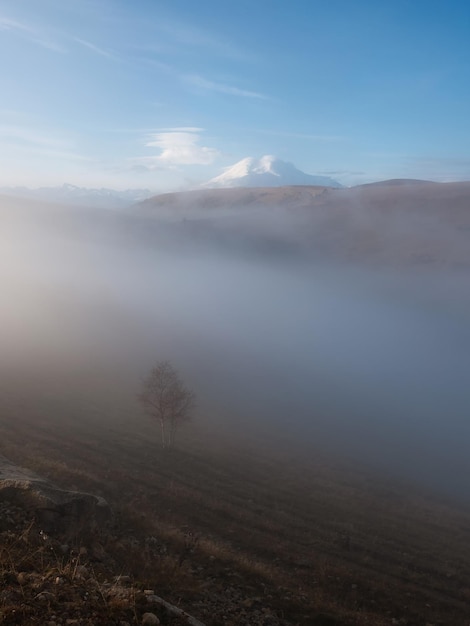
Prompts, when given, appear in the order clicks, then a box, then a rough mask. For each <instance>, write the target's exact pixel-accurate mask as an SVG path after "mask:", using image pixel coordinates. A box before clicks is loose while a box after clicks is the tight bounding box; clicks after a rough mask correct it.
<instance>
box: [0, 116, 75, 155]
mask: <svg viewBox="0 0 470 626" xmlns="http://www.w3.org/2000/svg"><path fill="white" fill-rule="evenodd" d="M0 141H1V143H2V148H3V152H7V151H8V150H9V149H10V150H15V151H16V152H18V151H19V150H20V151H25V152H27V154H30V153H31V152H34V153H36V154H38V153H39V154H42V155H44V156H48V157H55V158H61V159H64V158H65V159H71V160H80V161H82V160H87V157H84V156H82V155H80V154H77V153H76V152H75V151H74V149H73V145H71V142H70V141H69V140H67V139H65V138H63V137H60V136H58V135H57V134H53V133H50V132H47V133H44V132H42V131H38V130H36V129H34V128H29V127H26V126H15V125H3V126H0Z"/></svg>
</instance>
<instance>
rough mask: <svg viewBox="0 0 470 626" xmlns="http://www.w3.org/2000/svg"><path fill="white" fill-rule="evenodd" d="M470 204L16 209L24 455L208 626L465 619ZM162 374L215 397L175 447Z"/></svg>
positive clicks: (294, 194) (5, 207) (7, 334)
mask: <svg viewBox="0 0 470 626" xmlns="http://www.w3.org/2000/svg"><path fill="white" fill-rule="evenodd" d="M469 201H470V186H469V184H468V183H448V184H437V183H435V184H433V183H418V182H413V184H411V183H409V184H405V183H403V184H397V183H396V182H394V183H393V184H392V182H390V183H387V182H386V183H383V184H381V185H370V186H367V185H366V186H363V187H355V188H354V187H353V188H351V189H343V188H340V189H329V188H325V187H307V186H305V187H300V186H299V187H280V188H277V189H263V188H257V189H220V190H204V191H195V192H184V193H175V194H164V195H161V196H155V197H153V198H149V199H147V200H144V201H140V202H139V203H137V204H133V205H131V206H126V207H125V208H122V207H121V206H119V207H117V208H115V209H112V208H99V209H94V208H92V207H77V206H74V207H71V206H67V205H60V204H53V203H46V202H45V201H44V199H41V198H39V199H31V198H17V197H10V196H2V197H1V198H0V223H1V237H2V242H1V247H0V254H1V256H2V262H1V264H0V273H1V285H2V307H1V310H0V333H1V345H2V354H3V358H2V360H1V364H0V366H1V370H2V371H1V377H0V389H1V398H2V420H1V433H2V439H1V441H2V446H1V452H2V453H4V454H5V456H6V457H8V458H10V459H12V460H14V461H15V462H17V463H18V464H19V465H22V466H25V467H29V468H31V469H32V470H35V471H38V472H39V473H41V474H42V475H45V476H46V477H47V478H50V479H51V480H53V481H54V482H55V483H57V484H59V485H61V486H62V487H64V488H65V487H67V488H72V489H76V490H83V491H87V492H90V493H95V494H98V495H100V496H103V497H105V498H106V500H108V501H109V502H110V504H111V505H112V506H113V507H115V508H116V509H117V510H119V512H120V513H119V514H120V516H121V519H122V524H124V526H123V527H124V528H125V529H126V532H125V533H124V534H125V537H126V538H125V539H124V538H121V539H119V541H118V539H116V537H113V538H112V540H111V539H109V538H108V540H107V541H108V544H106V540H105V539H101V540H100V541H101V543H102V544H103V546H104V551H105V552H106V553H107V554H109V555H110V556H109V558H110V560H111V558H112V559H114V561H113V563H114V566H113V567H114V568H115V569H116V568H117V570H119V573H122V574H126V575H128V576H131V577H134V578H135V580H136V581H138V580H140V579H139V576H141V577H142V579H144V580H145V584H146V585H147V587H148V585H153V586H156V585H157V584H158V588H159V589H161V590H162V591H161V594H160V595H162V594H163V592H165V594H166V597H169V598H170V599H172V600H173V601H174V602H175V603H178V602H179V600H178V599H179V598H184V606H185V607H187V610H189V611H190V613H192V614H194V615H196V616H197V617H198V618H199V619H202V620H203V622H204V623H205V624H207V625H210V624H214V625H215V624H227V625H229V624H235V623H237V624H238V623H242V624H264V625H265V626H269V625H273V626H275V625H278V624H279V625H280V624H285V625H290V624H305V625H307V624H325V625H326V624H345V625H348V624H350V625H353V624H357V625H363V624H364V625H365V624H374V625H381V624H384V625H385V624H391V623H394V624H423V625H424V624H425V623H433V624H449V625H450V624H452V625H457V624H462V625H463V624H465V623H466V622H465V619H468V617H466V618H465V617H464V615H465V610H466V609H465V606H466V605H467V604H468V600H469V599H470V598H469V597H468V589H469V588H470V568H469V567H468V565H467V563H466V562H465V559H464V552H465V551H466V550H467V548H466V547H465V546H463V545H462V541H465V542H466V544H465V545H468V532H469V530H468V529H469V526H468V520H469V512H468V506H469V504H470V500H469V497H470V495H469V491H468V475H469V472H470V455H469V454H468V441H469V440H470V423H469V421H468V416H469V414H470V393H469V378H468V377H469V372H470V326H469V324H468V320H469V314H470V295H469V294H470V289H469V287H470V285H469V273H468V269H469V266H470V256H469V250H470V246H469V245H468V244H469V241H468V234H469V232H470V230H469V229H470V213H469V211H468V207H469ZM163 359H167V360H168V361H169V362H171V363H172V364H174V365H175V367H177V369H178V371H179V373H180V374H181V376H182V378H183V380H184V381H185V383H186V384H187V385H189V387H190V388H191V389H192V390H194V392H195V393H196V396H197V406H196V408H195V410H194V416H193V420H192V421H191V423H190V424H188V425H186V426H184V428H181V432H180V431H178V437H177V439H176V444H175V449H174V450H171V451H168V450H162V449H161V446H160V445H159V431H158V424H156V423H154V421H153V420H152V419H149V418H148V417H146V416H145V414H144V412H143V411H142V407H141V406H139V402H138V400H137V395H138V393H139V389H140V387H141V384H142V380H143V379H144V377H145V376H146V375H147V374H148V372H149V370H150V368H151V367H152V366H153V365H154V364H155V362H157V361H160V360H163ZM115 532H117V531H115ZM120 532H124V531H122V529H121V531H120ZM188 533H189V534H188ZM129 537H134V539H133V540H132V541H134V544H135V545H134V544H132V541H130V539H129ZM149 537H153V538H154V539H153V540H152V541H154V542H155V546H158V550H157V548H156V547H155V546H154V547H153V548H152V549H150V548H149V545H150V544H149V543H148V541H149ZM188 538H189V539H188ZM146 541H147V543H145V542H146ZM119 542H120V543H119ZM142 542H143V543H142ZM111 544H112V545H111ZM118 544H119V545H118ZM131 544H132V545H131ZM152 545H153V544H152ZM435 551H440V552H439V554H436V559H433V556H432V555H433V553H434V552H435ZM144 553H145V554H146V555H147V557H148V559H149V562H146V563H145V562H144V560H145V559H144ZM125 555H127V557H128V558H127V560H126V558H125ZM439 555H441V556H439ZM466 556H468V555H466ZM131 557H132V559H134V561H135V562H134V561H132V559H131ZM441 557H442V558H441ZM22 558H25V557H22ZM172 559H173V560H172ZM131 561H132V562H131ZM110 562H111V561H110ZM97 563H98V564H96V565H95V567H96V569H97V571H98V570H99V569H100V568H101V567H102V568H103V571H104V569H105V565H104V563H106V564H107V561H106V558H105V557H102V558H101V560H100V559H97ZM107 567H109V564H107ZM117 570H116V571H117ZM124 570H125V571H124ZM371 572H375V573H374V576H373V578H374V577H375V576H376V578H374V581H375V582H373V583H372V582H371ZM97 576H98V574H97ZM103 576H104V574H103ZM147 581H148V582H147ZM466 585H467V586H466ZM150 588H153V587H152V586H150ZM224 589H225V592H224V591H223V590H224ZM408 589H412V590H413V591H412V592H411V593H412V597H409V598H408V599H407V600H406V602H405V603H404V602H403V601H402V599H401V598H402V597H403V595H404V594H405V593H406V595H407V596H409V592H408V591H407V590H408ZM435 589H439V592H438V594H437V592H436V595H435V594H434V590H435ZM227 590H228V591H227ZM224 593H225V595H227V594H228V595H229V596H230V594H231V597H232V600H227V599H226V600H225V601H222V600H221V599H220V597H223V596H224ZM207 594H209V595H211V598H212V599H211V600H210V601H209V600H208V599H207ZM250 594H251V595H250ZM437 595H438V599H437ZM142 597H143V596H142ZM250 597H255V598H258V599H257V600H247V598H250ZM217 598H219V600H217ZM260 598H261V599H260ZM405 605H406V606H405ZM207 607H209V609H208V608H207ZM236 607H238V609H237V608H236ZM240 607H243V611H244V612H243V614H241V613H240ZM262 607H264V609H263V610H264V612H263V610H261V609H262ZM404 607H405V608H404ZM113 610H114V609H113ZM139 610H140V609H139ZM207 611H209V613H210V614H208V612H207ZM237 611H238V612H237ZM227 612H228V613H227ZM163 614H164V612H163ZM224 614H226V615H225V617H222V616H223V615H224ZM5 615H7V614H6V613H5ZM9 615H10V614H9ZM24 615H26V613H25V614H24ZM100 615H101V614H100ZM107 615H108V617H107V618H106V619H109V620H110V621H108V622H106V621H96V622H95V623H110V624H111V623H113V624H114V623H119V622H117V621H111V620H112V619H115V618H114V617H112V615H114V614H113V613H112V611H111V612H110V613H109V614H107ZM165 615H166V614H165ZM8 619H10V621H8ZM12 619H13V618H11V615H10V617H4V620H6V621H5V623H16V622H13V621H11V620H12ZM27 619H32V617H30V618H25V620H26V621H25V622H24V623H36V622H34V621H31V622H28V621H27ZM96 619H98V618H96ZM100 619H101V618H100ZM116 619H117V618H116ZM160 619H162V620H163V619H167V620H170V621H166V622H165V621H162V623H173V622H172V621H171V619H170V617H168V616H167V617H162V614H161V615H160ZM175 619H176V618H175ZM103 620H104V618H103ZM237 620H238V621H237ZM243 620H244V621H243ZM391 620H392V621H391ZM393 620H394V621H393ZM77 623H78V622H77ZM83 623H85V622H83ZM86 623H88V622H86ZM90 623H91V622H90ZM121 623H123V622H121ZM149 623H151V622H149ZM174 623H177V622H174ZM182 623H184V622H182Z"/></svg>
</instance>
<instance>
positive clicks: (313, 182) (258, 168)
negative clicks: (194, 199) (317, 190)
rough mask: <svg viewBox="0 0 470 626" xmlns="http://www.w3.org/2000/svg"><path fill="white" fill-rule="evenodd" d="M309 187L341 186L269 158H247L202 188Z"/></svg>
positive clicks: (279, 160) (325, 177) (334, 181)
mask: <svg viewBox="0 0 470 626" xmlns="http://www.w3.org/2000/svg"><path fill="white" fill-rule="evenodd" d="M290 185H309V186H321V187H335V188H340V187H342V185H341V184H340V183H339V182H338V181H336V180H334V179H333V178H330V177H329V176H312V175H311V174H306V173H305V172H302V171H301V170H299V169H297V168H296V167H295V165H293V164H292V163H288V162H286V161H282V160H281V159H278V158H277V157H274V156H272V155H265V156H263V157H261V159H255V158H253V157H247V158H245V159H242V160H241V161H238V163H235V165H232V166H231V167H228V168H226V169H225V171H224V172H223V173H222V174H220V175H219V176H216V177H215V178H211V180H209V181H208V182H207V183H204V184H203V185H201V186H202V187H203V188H206V189H214V188H231V187H284V186H290Z"/></svg>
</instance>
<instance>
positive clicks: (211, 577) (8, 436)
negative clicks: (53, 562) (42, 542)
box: [0, 407, 470, 626]
mask: <svg viewBox="0 0 470 626" xmlns="http://www.w3.org/2000/svg"><path fill="white" fill-rule="evenodd" d="M64 415H65V413H64ZM76 417H77V411H73V410H71V411H70V412H69V414H68V416H67V417H63V418H62V420H57V419H54V418H53V417H50V416H49V417H47V415H46V413H45V412H41V410H40V409H38V411H37V413H36V415H35V414H34V411H33V410H31V411H29V412H28V411H25V413H23V415H22V416H20V415H19V413H18V412H17V411H15V410H13V409H12V408H11V407H10V409H9V410H8V409H7V407H6V408H5V409H4V411H3V414H2V420H1V423H0V441H1V446H0V452H1V453H3V454H4V455H6V456H8V457H9V458H10V459H12V460H13V461H15V462H17V463H18V464H22V465H24V466H27V467H29V468H31V469H33V470H36V471H37V472H39V473H40V474H42V475H43V476H46V477H48V478H50V479H52V480H53V481H55V482H56V483H58V484H60V485H61V486H64V487H68V488H74V489H81V490H86V491H89V492H93V493H95V494H100V495H103V496H105V497H106V498H107V499H108V501H109V502H110V504H111V505H112V507H113V508H114V510H115V512H116V522H115V528H114V530H113V531H112V532H111V531H110V533H109V536H107V537H101V539H100V541H101V545H102V546H103V547H104V550H105V552H106V554H108V555H109V556H110V559H112V560H111V561H110V562H112V564H113V570H114V574H115V575H125V576H130V577H131V579H132V580H133V581H134V582H135V584H136V585H137V586H138V587H139V588H141V589H143V588H145V589H155V590H156V593H158V595H160V596H162V597H164V598H166V599H167V600H168V601H170V602H172V603H174V604H177V605H178V606H181V607H183V608H184V609H185V610H186V611H188V612H189V613H191V614H192V615H194V616H195V617H197V618H198V619H200V620H201V621H203V622H204V623H205V624H207V625H208V626H215V625H219V624H220V625H223V624H226V625H227V626H230V625H232V626H235V625H238V624H246V625H249V624H258V623H259V624H265V625H266V626H268V625H269V624H286V625H287V624H288V625H302V626H308V625H316V624H318V625H324V626H326V625H334V624H337V625H340V624H341V625H345V626H347V625H349V626H353V625H355V626H363V625H366V624H367V625H371V626H372V625H373V626H385V625H391V624H408V625H413V626H426V625H430V624H433V625H435V626H437V625H441V626H444V625H449V626H464V625H465V626H467V625H468V624H469V619H470V617H469V605H470V512H468V511H466V510H464V509H463V508H461V507H458V506H457V504H455V505H452V504H449V503H447V504H446V503H439V502H438V501H437V500H435V499H432V498H431V497H424V496H422V495H421V496H420V495H418V493H417V492H413V491H412V490H411V489H405V487H404V486H400V485H394V484H393V483H392V482H391V481H390V480H386V479H385V478H381V477H378V476H376V477H375V478H373V477H371V476H370V475H368V474H367V473H366V472H365V471H360V470H359V469H354V468H353V467H350V466H348V465H347V463H346V462H343V463H342V464H339V463H333V462H332V461H330V462H328V460H326V459H325V458H322V457H321V455H320V454H315V455H314V457H315V458H311V459H308V458H305V457H304V458H301V457H300V456H299V455H298V454H296V453H295V450H282V448H281V447H280V446H279V445H276V444H274V443H273V445H272V446H269V445H267V443H266V442H263V441H261V440H260V441H256V440H254V439H251V440H248V441H242V440H239V441H234V440H233V441H231V442H230V439H229V437H228V436H225V437H224V436H222V435H220V436H218V435H216V434H215V433H212V434H208V433H207V432H206V431H205V430H204V427H203V426H202V425H201V426H200V427H199V429H195V428H193V429H192V430H191V431H189V430H188V432H186V433H185V434H184V438H183V437H182V438H181V440H180V443H179V445H178V447H177V449H175V450H173V451H162V450H160V448H159V445H158V432H157V429H156V427H155V425H154V424H152V423H151V422H150V421H146V420H145V418H143V417H141V416H140V415H139V413H138V409H136V415H135V416H133V419H131V416H125V417H122V416H121V419H119V420H116V421H115V422H113V421H112V420H110V419H107V420H103V421H102V422H101V426H97V422H96V418H94V419H93V420H92V419H91V416H90V415H89V416H88V418H89V419H87V415H86V414H85V413H84V414H83V419H81V420H80V419H76ZM312 456H313V455H312ZM98 560H99V559H98ZM10 623H13V622H10ZM15 623H16V622H15ZM31 623H35V622H31ZM84 623H85V622H84ZM87 623H88V622H87ZM100 623H109V624H114V623H119V622H118V621H112V619H111V617H110V619H109V621H108V622H100Z"/></svg>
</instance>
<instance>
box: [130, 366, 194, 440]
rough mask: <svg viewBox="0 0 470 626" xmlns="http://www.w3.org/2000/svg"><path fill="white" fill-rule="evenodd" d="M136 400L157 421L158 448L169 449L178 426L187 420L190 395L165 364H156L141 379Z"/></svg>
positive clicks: (192, 402) (190, 408)
mask: <svg viewBox="0 0 470 626" xmlns="http://www.w3.org/2000/svg"><path fill="white" fill-rule="evenodd" d="M138 398H139V400H140V402H141V404H142V406H143V407H144V409H145V410H146V411H147V413H148V414H149V415H150V416H151V417H153V418H155V419H157V420H158V421H159V422H160V427H161V441H162V447H163V448H171V447H172V446H173V445H174V442H175V437H176V431H177V429H178V427H179V426H180V425H181V424H182V423H184V422H187V421H189V420H190V419H191V412H192V410H193V408H194V399H195V395H194V393H193V392H192V391H191V390H190V389H188V388H187V387H186V386H185V385H184V384H183V382H182V380H181V378H180V375H179V373H178V371H177V370H176V369H175V368H174V367H173V366H172V365H171V363H170V362H169V361H160V362H158V363H157V364H156V365H155V366H154V367H153V368H152V369H151V370H150V373H149V375H148V376H147V377H146V378H145V379H144V380H143V389H142V392H141V393H140V394H139V396H138Z"/></svg>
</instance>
